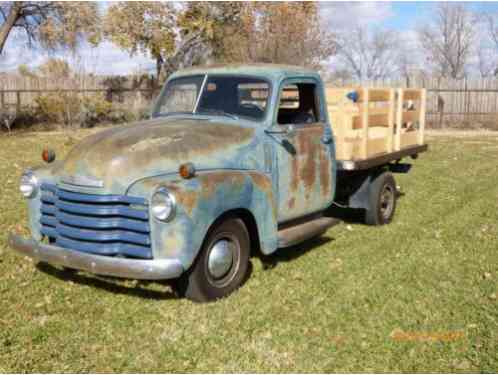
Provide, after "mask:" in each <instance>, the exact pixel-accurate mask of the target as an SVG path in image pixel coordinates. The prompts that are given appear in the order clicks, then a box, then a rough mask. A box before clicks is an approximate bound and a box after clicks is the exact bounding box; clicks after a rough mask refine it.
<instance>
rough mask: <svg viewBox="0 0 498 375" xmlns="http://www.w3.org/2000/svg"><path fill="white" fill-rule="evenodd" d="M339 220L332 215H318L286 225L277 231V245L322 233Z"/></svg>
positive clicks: (295, 242) (306, 238) (285, 244)
mask: <svg viewBox="0 0 498 375" xmlns="http://www.w3.org/2000/svg"><path fill="white" fill-rule="evenodd" d="M339 223H340V220H338V219H335V218H332V217H324V216H320V217H318V218H315V219H311V220H308V221H305V222H301V223H299V224H296V225H292V226H287V227H285V228H284V229H280V230H279V231H278V247H289V246H293V245H296V244H298V243H300V242H303V241H305V240H308V239H310V238H313V237H317V236H320V235H322V234H323V233H325V232H326V231H327V229H329V228H330V227H333V226H334V225H336V224H339Z"/></svg>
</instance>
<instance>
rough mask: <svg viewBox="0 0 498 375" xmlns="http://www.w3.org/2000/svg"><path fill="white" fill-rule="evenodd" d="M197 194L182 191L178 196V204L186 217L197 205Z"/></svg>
mask: <svg viewBox="0 0 498 375" xmlns="http://www.w3.org/2000/svg"><path fill="white" fill-rule="evenodd" d="M197 198H198V194H197V193H196V192H194V191H184V192H181V193H180V194H179V195H178V202H179V203H180V204H181V205H182V206H183V208H184V209H185V211H186V212H187V214H188V215H192V211H193V210H194V207H195V206H196V205H197Z"/></svg>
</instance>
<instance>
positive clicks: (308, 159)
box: [299, 129, 317, 198]
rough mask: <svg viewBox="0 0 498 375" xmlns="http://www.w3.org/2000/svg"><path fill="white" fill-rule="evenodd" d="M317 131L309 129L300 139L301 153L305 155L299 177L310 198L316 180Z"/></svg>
mask: <svg viewBox="0 0 498 375" xmlns="http://www.w3.org/2000/svg"><path fill="white" fill-rule="evenodd" d="M315 139H316V130H315V129H307V131H305V132H303V134H302V136H301V137H300V138H299V151H300V152H301V153H302V154H303V155H304V161H303V163H302V164H301V165H300V168H299V177H300V178H301V180H302V181H303V185H304V188H305V190H306V195H307V197H306V198H308V196H309V191H310V189H312V188H313V185H314V184H315V179H316V152H317V147H316V144H315V142H314V140H315Z"/></svg>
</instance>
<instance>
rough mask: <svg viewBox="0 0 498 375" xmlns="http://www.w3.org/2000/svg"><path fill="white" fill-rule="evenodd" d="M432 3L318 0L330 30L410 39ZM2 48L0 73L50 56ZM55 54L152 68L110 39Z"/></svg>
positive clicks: (95, 66)
mask: <svg viewBox="0 0 498 375" xmlns="http://www.w3.org/2000/svg"><path fill="white" fill-rule="evenodd" d="M101 4H102V7H103V8H105V7H106V6H107V5H106V3H105V2H102V3H101ZM434 6H435V3H432V2H321V3H320V12H321V15H322V18H323V20H324V22H325V23H326V25H327V27H330V28H331V30H332V31H333V30H336V29H343V30H344V29H347V28H348V27H350V26H351V25H353V24H368V25H378V26H381V27H385V28H389V29H393V30H397V31H399V32H400V33H401V34H402V35H403V36H404V37H405V38H406V39H407V42H410V40H412V39H413V38H414V35H415V34H414V30H415V28H416V27H418V26H419V25H420V24H423V23H424V22H426V21H427V20H428V19H429V17H430V14H431V11H432V9H433V7H434ZM469 7H471V8H472V9H473V10H475V11H478V12H493V13H495V12H497V13H498V1H497V2H473V3H469ZM4 51H5V52H4V54H3V55H2V56H0V72H1V71H12V70H16V69H17V66H18V65H20V64H26V65H28V66H30V67H36V66H37V65H40V64H41V63H42V62H43V61H44V60H45V59H46V58H47V57H49V56H50V55H48V54H47V53H46V52H44V51H41V50H32V49H29V48H27V46H26V44H25V43H24V41H23V40H22V38H21V37H15V36H14V37H13V38H9V40H8V41H7V43H6V46H5V50H4ZM52 56H53V55H52ZM57 56H58V57H63V58H65V59H67V60H69V61H70V62H71V63H72V65H73V66H76V67H77V69H84V70H85V71H86V72H93V73H97V74H128V73H133V72H138V71H154V68H155V64H154V61H153V60H151V59H150V58H148V56H145V55H141V54H138V55H136V56H133V57H130V56H129V55H128V54H127V53H126V52H123V51H121V50H120V49H119V48H117V47H116V46H114V45H113V44H112V43H110V42H104V43H102V44H101V45H99V46H98V47H97V48H92V47H90V46H88V45H83V46H82V47H81V48H80V49H79V51H78V56H73V55H72V54H71V53H67V52H66V53H59V54H57Z"/></svg>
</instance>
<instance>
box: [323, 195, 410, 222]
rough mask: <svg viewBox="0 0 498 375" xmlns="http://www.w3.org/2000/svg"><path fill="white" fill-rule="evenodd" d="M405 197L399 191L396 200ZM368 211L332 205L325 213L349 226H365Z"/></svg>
mask: <svg viewBox="0 0 498 375" xmlns="http://www.w3.org/2000/svg"><path fill="white" fill-rule="evenodd" d="M404 196H405V193H404V192H402V191H397V193H396V198H397V199H400V198H403V197H404ZM365 213H366V210H365V209H363V208H349V207H339V206H335V205H332V206H330V207H329V208H328V209H327V211H326V212H325V216H329V217H334V218H336V219H339V220H341V221H343V222H345V223H348V224H365Z"/></svg>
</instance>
